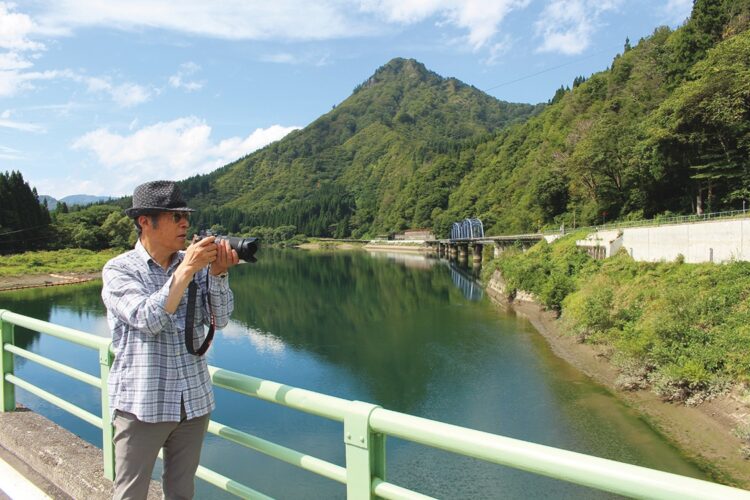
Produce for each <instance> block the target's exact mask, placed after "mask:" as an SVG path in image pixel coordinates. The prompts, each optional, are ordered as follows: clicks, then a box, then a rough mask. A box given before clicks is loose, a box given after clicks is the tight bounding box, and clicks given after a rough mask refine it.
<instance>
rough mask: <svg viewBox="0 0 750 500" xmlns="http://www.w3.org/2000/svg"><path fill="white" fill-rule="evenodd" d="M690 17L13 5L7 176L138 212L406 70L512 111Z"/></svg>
mask: <svg viewBox="0 0 750 500" xmlns="http://www.w3.org/2000/svg"><path fill="white" fill-rule="evenodd" d="M691 6H692V2H691V0H654V1H648V0H629V1H628V0H598V1H596V0H494V1H492V0H465V1H458V0H384V1H375V0H360V1H337V0H322V1H309V0H308V1H298V0H274V1H273V2H258V1H243V0H232V1H220V2H206V1H205V0H180V1H165V0H129V1H119V0H109V1H98V0H80V1H75V0H54V1H52V0H27V1H22V2H16V3H7V2H0V171H7V170H20V171H21V172H22V173H23V176H24V178H25V179H26V180H27V181H28V182H29V183H30V184H31V185H32V186H35V187H36V188H37V190H38V191H39V193H40V194H48V195H51V196H54V197H56V198H61V197H63V196H66V195H71V194H94V195H114V196H119V195H124V194H130V193H132V190H133V187H134V186H135V185H137V184H139V183H141V182H145V181H148V180H153V179H175V180H179V179H184V178H186V177H189V176H190V175H194V174H197V173H207V172H210V171H212V170H214V169H216V168H218V167H221V166H222V165H224V164H226V163H228V162H231V161H233V160H235V159H237V158H239V157H241V156H244V155H246V154H248V153H251V152H252V151H254V150H256V149H258V148H260V147H263V146H265V145H266V144H268V143H270V142H272V141H275V140H278V139H280V138H281V137H283V136H284V135H285V134H287V133H289V132H290V131H291V130H294V129H295V128H299V127H304V126H306V125H307V124H309V123H310V122H312V121H313V120H315V119H316V118H317V117H318V116H320V115H322V114H324V113H326V112H328V111H330V109H331V107H332V106H333V105H334V104H337V103H339V102H341V101H342V100H344V99H346V97H348V96H349V95H350V94H351V92H352V90H353V89H354V87H355V86H356V85H358V84H359V83H361V82H363V81H364V80H366V79H367V78H368V77H369V76H370V75H371V74H372V73H373V72H374V71H375V70H376V69H377V68H378V67H379V66H381V65H383V64H385V63H386V62H388V61H389V60H390V59H392V58H393V57H406V58H415V59H417V60H419V61H421V62H422V63H424V64H425V65H426V66H427V67H428V68H429V69H430V70H432V71H435V72H436V73H438V74H440V75H442V76H453V77H456V78H458V79H460V80H462V81H464V82H466V83H468V84H470V85H474V86H475V87H477V88H479V89H481V90H485V91H487V92H488V93H489V94H491V95H493V96H495V97H497V98H498V99H502V100H506V101H511V102H531V103H536V102H544V101H547V100H548V99H549V98H550V97H551V96H552V95H553V94H554V92H555V89H557V88H558V87H559V86H560V85H561V84H565V85H570V84H571V82H572V80H573V78H574V77H575V76H577V75H585V76H588V75H590V74H591V73H593V72H596V71H601V70H603V69H605V68H606V67H607V66H608V65H609V64H610V62H611V61H612V58H613V57H614V55H615V54H617V53H618V52H620V51H621V50H622V47H623V43H624V41H625V38H626V37H629V38H630V40H631V41H632V42H633V44H635V43H636V42H637V41H638V39H639V38H641V37H644V36H648V35H649V34H650V33H651V32H653V30H654V28H655V27H657V26H659V25H668V26H671V27H673V28H674V27H677V26H679V25H680V24H681V23H682V22H683V21H684V20H685V18H686V17H687V16H688V15H689V13H690V9H691Z"/></svg>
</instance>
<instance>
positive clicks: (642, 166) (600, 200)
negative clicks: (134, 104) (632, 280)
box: [183, 0, 750, 237]
mask: <svg viewBox="0 0 750 500" xmlns="http://www.w3.org/2000/svg"><path fill="white" fill-rule="evenodd" d="M749 12H750V0H712V1H708V0H697V1H696V2H695V5H694V8H693V13H692V15H691V17H690V19H689V20H688V21H687V22H686V24H685V25H684V26H682V27H681V28H679V29H677V30H675V31H671V30H670V29H669V28H666V27H661V28H657V29H656V30H655V31H654V33H653V34H652V35H651V36H649V37H647V38H645V39H642V40H640V41H639V42H638V43H637V45H635V46H632V47H631V44H630V42H629V41H626V42H625V47H624V50H623V53H622V54H619V55H617V56H616V57H615V59H614V60H613V62H612V65H611V66H610V68H608V69H606V70H604V71H602V72H599V73H596V74H594V75H591V77H589V78H582V77H579V78H576V80H575V82H574V84H573V88H572V89H568V88H561V89H560V90H558V92H557V93H556V94H555V96H554V97H553V98H552V99H551V100H550V104H549V105H548V106H531V105H520V104H509V103H505V102H502V101H498V100H496V99H494V98H493V97H490V96H488V95H486V94H484V93H482V92H481V91H479V90H477V89H476V88H474V87H471V86H468V85H466V84H463V83H461V82H459V81H458V80H455V79H452V78H442V77H440V76H438V75H436V74H435V73H432V72H430V71H428V70H427V69H426V68H425V67H424V66H423V65H422V64H420V63H418V62H417V61H414V60H406V59H394V60H393V61H391V62H389V63H388V64H386V65H385V66H383V67H381V68H380V69H378V71H377V72H376V73H375V74H374V75H373V76H372V77H370V78H369V79H368V80H366V81H365V82H364V83H363V84H362V85H360V86H359V87H357V88H356V89H355V91H354V93H353V94H352V95H351V96H350V97H349V98H348V99H346V100H345V101H344V102H342V103H341V104H340V105H339V106H337V107H336V108H335V109H333V110H332V111H331V112H329V113H327V114H325V115H324V116H322V117H320V118H319V119H318V120H316V121H315V122H313V123H312V124H311V125H309V126H308V127H306V128H305V129H303V130H300V131H296V132H294V133H292V134H290V135H289V136H287V137H285V138H284V139H282V140H281V141H278V142H277V143H274V144H272V145H270V146H268V147H266V148H264V149H263V150H261V151H258V152H256V153H253V154H251V155H249V156H247V157H245V158H242V159H241V160H238V161H237V162H235V163H233V164H230V165H227V166H225V167H223V168H222V169H220V170H218V171H216V172H214V173H212V174H209V175H206V176H198V177H194V178H191V179H188V180H186V181H184V183H183V185H184V189H185V191H186V192H187V195H188V197H189V198H190V199H191V202H192V203H193V204H195V205H196V206H198V207H199V208H201V209H203V210H202V212H201V215H200V218H199V220H198V222H199V224H201V225H203V226H209V225H211V224H213V223H218V222H220V223H222V224H223V225H224V226H226V227H227V228H228V229H229V230H232V231H239V230H241V228H243V227H245V228H246V227H249V226H258V225H262V226H272V227H273V226H280V225H288V224H291V225H295V226H297V228H298V230H299V231H300V232H304V233H307V234H310V235H336V236H349V235H351V236H355V237H359V236H365V235H369V236H374V235H376V234H381V233H385V232H389V231H396V230H400V229H404V228H407V227H425V226H427V227H433V228H434V229H436V230H437V231H438V232H439V233H441V234H445V233H446V232H447V228H448V227H450V224H451V223H452V222H453V221H455V220H460V219H462V218H464V217H467V216H478V217H480V218H482V219H483V220H484V221H485V228H486V229H487V230H488V231H490V232H493V233H507V232H517V231H521V232H525V231H530V230H537V229H540V228H543V227H555V226H559V224H561V223H563V222H565V223H566V224H567V225H571V224H572V223H573V221H574V220H575V222H576V223H577V224H578V225H581V224H587V223H600V222H602V220H604V219H606V220H612V219H616V218H641V217H652V216H654V215H657V214H662V213H668V212H673V213H695V212H696V211H708V210H712V211H715V210H723V209H732V208H741V207H742V204H743V200H747V199H748V197H750V163H749V162H750V160H749V158H750V84H749V83H748V82H750V34H749V33H748V32H747V31H746V30H747V27H748V24H749V23H750V14H749Z"/></svg>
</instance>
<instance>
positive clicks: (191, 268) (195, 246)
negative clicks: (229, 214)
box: [180, 236, 219, 279]
mask: <svg viewBox="0 0 750 500" xmlns="http://www.w3.org/2000/svg"><path fill="white" fill-rule="evenodd" d="M215 239H216V237H215V236H207V237H205V238H203V239H202V240H200V241H194V242H193V243H191V244H190V246H189V247H187V250H186V251H185V258H184V259H182V264H180V266H184V268H185V270H186V271H187V272H188V273H189V274H190V277H191V279H192V276H193V275H194V274H195V273H197V272H198V271H200V270H201V269H203V268H204V267H206V266H207V265H209V264H210V263H212V262H214V261H215V260H216V257H217V255H218V253H219V250H218V245H216V243H214V240H215Z"/></svg>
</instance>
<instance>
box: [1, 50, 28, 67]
mask: <svg viewBox="0 0 750 500" xmlns="http://www.w3.org/2000/svg"><path fill="white" fill-rule="evenodd" d="M31 66H33V64H32V63H31V61H29V60H27V59H26V58H24V57H22V56H20V55H19V54H17V53H16V52H3V53H0V70H1V71H8V70H18V69H26V68H30V67H31Z"/></svg>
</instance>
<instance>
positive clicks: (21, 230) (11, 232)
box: [0, 222, 51, 236]
mask: <svg viewBox="0 0 750 500" xmlns="http://www.w3.org/2000/svg"><path fill="white" fill-rule="evenodd" d="M50 224H51V223H49V222H48V223H47V224H42V225H41V226H33V227H27V228H24V229H16V230H15V231H8V232H5V233H0V236H5V235H6V234H15V233H22V232H24V231H31V230H32V229H39V228H40V227H47V226H49V225H50Z"/></svg>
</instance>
